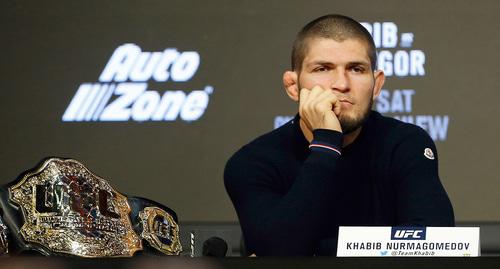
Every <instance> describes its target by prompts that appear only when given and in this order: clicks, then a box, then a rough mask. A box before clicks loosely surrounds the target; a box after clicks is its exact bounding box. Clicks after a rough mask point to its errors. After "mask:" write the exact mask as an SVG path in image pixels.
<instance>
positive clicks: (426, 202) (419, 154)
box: [391, 128, 455, 226]
mask: <svg viewBox="0 0 500 269" xmlns="http://www.w3.org/2000/svg"><path fill="white" fill-rule="evenodd" d="M391 166H392V168H391V171H392V172H393V176H394V180H395V182H396V184H395V186H396V197H397V198H396V204H397V222H398V225H402V226H409V225H412V226H454V225H455V220H454V214H453V208H452V205H451V202H450V199H449V198H448V195H447V194H446V191H445V189H444V188H443V185H442V184H441V181H440V179H439V175H438V156H437V150H436V146H435V145H434V142H433V141H432V139H431V138H430V137H429V135H428V134H427V133H426V132H425V131H424V130H423V129H421V128H417V129H416V131H414V132H412V134H410V135H406V136H405V138H404V139H403V140H402V141H401V142H400V143H399V145H398V146H397V147H396V149H395V151H394V154H393V162H392V165H391Z"/></svg>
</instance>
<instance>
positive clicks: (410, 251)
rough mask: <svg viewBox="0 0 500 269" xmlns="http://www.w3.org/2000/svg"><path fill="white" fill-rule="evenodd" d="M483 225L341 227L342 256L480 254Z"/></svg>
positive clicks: (467, 255)
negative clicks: (480, 232)
mask: <svg viewBox="0 0 500 269" xmlns="http://www.w3.org/2000/svg"><path fill="white" fill-rule="evenodd" d="M480 255H481V248H480V241H479V227H346V226H340V227H339V239H338V245H337V256H338V257H458V256H460V257H464V256H465V257H478V256H480Z"/></svg>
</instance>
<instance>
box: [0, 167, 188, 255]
mask: <svg viewBox="0 0 500 269" xmlns="http://www.w3.org/2000/svg"><path fill="white" fill-rule="evenodd" d="M0 207H1V208H2V210H3V219H4V221H5V224H6V229H4V230H5V231H7V228H8V230H9V233H8V236H6V240H5V244H4V245H5V246H6V247H5V248H6V250H9V248H10V249H12V250H14V251H12V252H11V253H14V254H20V253H24V252H28V253H29V252H32V251H35V252H38V253H41V254H43V255H47V256H52V255H70V256H79V257H89V258H95V257H132V256H133V255H134V253H136V252H137V251H140V252H143V253H148V254H153V255H178V254H179V253H180V251H181V245H180V242H179V226H178V224H177V215H176V214H175V212H173V210H171V209H170V208H168V207H166V206H163V205H161V204H159V203H156V202H154V201H151V200H147V199H144V198H139V197H131V198H127V197H126V196H125V195H123V194H121V193H119V192H117V191H116V190H115V189H113V187H111V185H110V184H109V183H108V181H106V180H105V179H103V178H101V177H98V176H96V175H95V174H93V173H92V172H91V171H89V170H88V169H87V168H86V167H85V166H84V165H83V164H81V163H79V162H78V161H76V160H73V159H58V158H50V159H47V160H45V161H43V162H42V164H41V165H40V166H39V167H38V168H36V169H35V170H33V171H31V172H28V173H26V174H25V175H24V176H22V177H21V178H20V179H19V180H17V181H16V182H14V183H12V184H10V185H9V186H8V187H7V188H3V189H2V190H1V191H0ZM4 226H5V225H4ZM1 230H2V226H1V225H0V232H1ZM5 234H6V235H7V233H5ZM0 239H1V234H0ZM8 241H9V243H11V244H10V245H7V242H8ZM1 250H2V244H1V241H0V252H1ZM0 254H1V253H0Z"/></svg>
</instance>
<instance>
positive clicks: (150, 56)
mask: <svg viewBox="0 0 500 269" xmlns="http://www.w3.org/2000/svg"><path fill="white" fill-rule="evenodd" d="M199 65H200V55H199V54H198V53H197V52H196V51H182V52H181V51H178V50H177V49H175V48H166V49H165V50H163V51H160V52H146V51H142V50H141V48H140V47H139V46H137V45H135V44H124V45H121V46H119V47H118V48H116V49H115V51H114V52H113V54H112V55H111V58H110V59H109V61H108V63H107V64H106V66H105V67H104V70H103V71H102V73H101V75H100V76H99V82H97V83H82V84H81V85H80V87H79V88H78V90H77V91H76V94H75V96H74V97H73V99H72V100H71V102H70V104H69V105H68V107H67V108H66V111H65V112H64V114H63V116H62V121H64V122H80V121H109V122H113V121H138V122H143V121H175V120H178V119H180V120H182V121H187V122H189V121H196V120H198V119H199V118H200V117H201V116H203V114H204V113H205V110H206V108H207V106H208V103H209V99H210V95H211V94H212V93H213V91H214V88H213V87H212V86H210V85H207V86H205V87H204V88H203V89H200V90H190V91H182V90H167V91H163V92H159V91H157V90H154V89H148V81H154V82H160V83H161V82H167V81H172V82H187V81H189V80H190V79H191V78H192V77H193V76H194V75H195V74H196V71H197V70H198V67H199Z"/></svg>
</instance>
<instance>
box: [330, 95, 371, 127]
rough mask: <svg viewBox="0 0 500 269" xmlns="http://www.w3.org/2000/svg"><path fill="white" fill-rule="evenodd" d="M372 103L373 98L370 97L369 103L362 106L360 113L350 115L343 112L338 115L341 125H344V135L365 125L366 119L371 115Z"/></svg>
mask: <svg viewBox="0 0 500 269" xmlns="http://www.w3.org/2000/svg"><path fill="white" fill-rule="evenodd" d="M372 105H373V100H372V99H370V102H369V103H368V105H367V106H366V107H362V108H361V111H360V113H359V114H357V115H354V117H352V116H350V115H342V112H341V113H340V115H339V116H338V119H339V122H340V127H342V133H343V134H344V135H346V134H350V133H352V132H354V131H356V130H357V129H359V128H360V127H361V126H363V124H364V123H365V121H366V120H367V119H368V116H370V112H371V108H372Z"/></svg>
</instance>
